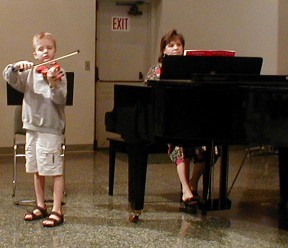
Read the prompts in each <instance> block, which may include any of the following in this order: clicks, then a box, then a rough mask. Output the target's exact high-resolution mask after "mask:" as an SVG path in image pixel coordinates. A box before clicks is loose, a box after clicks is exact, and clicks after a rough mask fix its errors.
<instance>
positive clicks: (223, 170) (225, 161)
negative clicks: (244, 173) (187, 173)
mask: <svg viewBox="0 0 288 248" xmlns="http://www.w3.org/2000/svg"><path fill="white" fill-rule="evenodd" d="M212 147H214V146H212ZM208 151H209V152H210V151H211V147H209V149H208ZM210 154H211V156H210V157H209V160H208V161H210V163H209V165H207V166H206V169H205V172H204V175H203V184H204V185H203V200H204V202H203V204H202V206H201V208H202V209H203V210H206V211H211V210H224V209H230V208H231V201H230V200H229V199H228V193H227V192H228V186H227V185H228V168H229V158H228V146H227V145H223V146H222V153H221V158H220V159H221V162H220V173H219V195H218V196H219V198H218V199H217V198H214V197H215V196H214V194H213V185H212V177H213V173H212V172H213V170H214V168H213V167H214V166H215V165H214V158H213V156H214V155H213V151H212V152H211V153H210Z"/></svg>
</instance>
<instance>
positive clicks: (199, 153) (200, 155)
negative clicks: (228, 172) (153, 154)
mask: <svg viewBox="0 0 288 248" xmlns="http://www.w3.org/2000/svg"><path fill="white" fill-rule="evenodd" d="M160 74H161V64H160V63H159V64H157V65H155V66H152V67H151V68H150V69H149V71H148V73H147V76H146V78H145V81H144V82H145V84H147V81H148V80H159V79H160ZM215 151H216V148H215ZM168 155H169V157H170V159H171V161H172V162H173V163H175V164H176V165H178V164H179V163H182V162H189V161H190V160H191V159H194V162H204V161H205V160H206V158H205V157H206V147H205V146H202V147H181V146H174V145H172V144H168Z"/></svg>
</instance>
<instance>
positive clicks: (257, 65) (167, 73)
mask: <svg viewBox="0 0 288 248" xmlns="http://www.w3.org/2000/svg"><path fill="white" fill-rule="evenodd" d="M262 64H263V58H261V57H223V56H175V55H174V56H165V57H164V58H163V62H162V69H161V76H160V79H188V80H189V79H192V78H193V77H194V76H195V75H197V74H202V75H204V74H206V75H207V74H209V75H219V74H222V75H223V74H228V75H240V74H244V75H260V72H261V67H262Z"/></svg>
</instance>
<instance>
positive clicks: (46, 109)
mask: <svg viewBox="0 0 288 248" xmlns="http://www.w3.org/2000/svg"><path fill="white" fill-rule="evenodd" d="M33 47H34V52H33V55H34V58H35V59H36V60H38V61H39V62H40V63H43V62H49V61H50V60H53V59H54V57H55V54H56V40H55V38H54V37H53V35H52V34H50V33H47V32H41V33H38V34H36V35H35V36H34V37H33ZM3 77H4V79H5V80H6V81H7V82H8V83H9V84H10V85H11V86H12V87H14V88H15V89H17V90H19V91H21V92H23V93H24V98H23V105H22V120H23V128H24V129H26V149H25V150H26V172H28V173H33V174H34V189H35V196H36V206H35V208H34V210H33V211H32V212H27V213H26V214H25V216H24V220H26V221H34V220H39V219H42V218H45V219H44V220H43V222H42V224H43V226H45V227H53V226H57V225H59V224H62V223H63V221H64V215H63V212H62V208H61V204H62V199H63V193H64V176H63V170H64V168H63V161H62V158H61V156H60V154H61V144H62V141H63V133H64V129H65V115H64V108H65V104H66V95H67V80H66V76H65V72H64V70H63V68H61V67H60V66H59V65H58V64H55V63H51V64H49V63H48V64H46V65H45V66H44V67H43V66H42V67H38V68H37V66H34V64H33V63H32V62H29V61H19V62H16V63H14V64H9V65H7V66H6V68H5V69H4V72H3ZM45 176H52V178H53V208H52V211H51V213H50V215H49V214H48V212H47V206H46V204H45V194H44V189H45ZM46 217H48V218H46Z"/></svg>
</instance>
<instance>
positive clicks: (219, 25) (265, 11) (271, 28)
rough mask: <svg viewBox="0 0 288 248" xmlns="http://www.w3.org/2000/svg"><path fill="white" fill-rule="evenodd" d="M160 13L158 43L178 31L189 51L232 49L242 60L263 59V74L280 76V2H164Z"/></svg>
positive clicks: (179, 0) (275, 0)
mask: <svg viewBox="0 0 288 248" xmlns="http://www.w3.org/2000/svg"><path fill="white" fill-rule="evenodd" d="M282 1H283V2H284V1H285V0H282ZM173 2H174V4H172V3H173ZM286 2H287V1H286ZM284 11H285V10H283V12H284ZM159 12H161V19H160V20H159V22H158V23H156V26H158V27H156V28H157V29H158V30H159V32H158V43H159V41H160V38H161V36H162V35H163V33H165V32H166V31H167V30H169V29H170V28H176V29H177V30H178V31H179V32H181V33H183V34H184V36H185V39H186V48H187V49H229V50H235V51H236V55H238V56H260V57H263V58H264V65H263V68H262V73H265V74H277V56H278V39H279V36H278V1H277V0H241V1H239V0H201V1H200V0H178V1H177V4H175V1H171V0H163V1H162V9H161V10H159ZM286 13H287V9H286ZM286 27H287V25H286ZM286 29H287V28H286ZM157 48H158V45H157ZM286 73H287V70H286Z"/></svg>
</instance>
